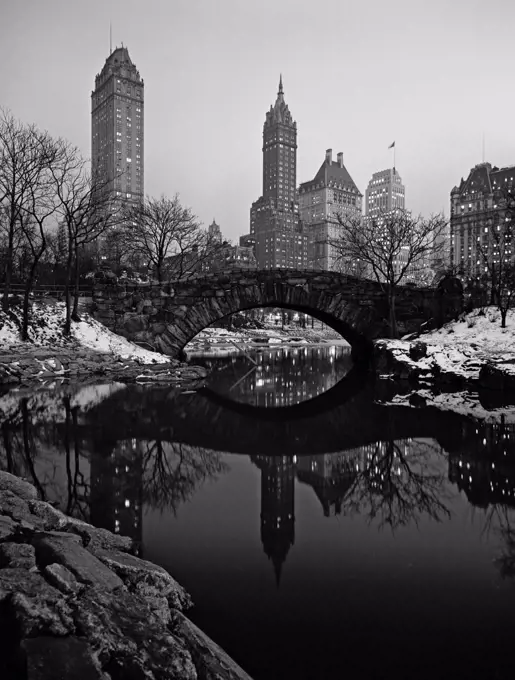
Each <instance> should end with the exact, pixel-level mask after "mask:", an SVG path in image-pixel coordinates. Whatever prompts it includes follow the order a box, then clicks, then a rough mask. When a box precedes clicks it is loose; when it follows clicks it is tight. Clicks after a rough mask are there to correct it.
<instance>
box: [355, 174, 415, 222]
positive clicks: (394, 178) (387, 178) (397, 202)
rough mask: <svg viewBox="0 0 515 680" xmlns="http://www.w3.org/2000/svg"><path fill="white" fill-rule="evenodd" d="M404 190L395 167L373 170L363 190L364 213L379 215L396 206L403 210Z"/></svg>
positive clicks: (371, 215) (372, 216)
mask: <svg viewBox="0 0 515 680" xmlns="http://www.w3.org/2000/svg"><path fill="white" fill-rule="evenodd" d="M405 198H406V192H405V188H404V184H403V183H402V180H401V176H400V175H399V173H398V172H397V170H396V169H395V168H389V169H388V170H381V172H374V174H373V175H372V179H371V180H370V182H369V183H368V187H367V190H366V192H365V214H366V216H367V217H370V218H377V217H380V216H381V215H382V214H384V213H388V212H391V211H392V210H395V209H396V208H401V209H402V210H404V206H405Z"/></svg>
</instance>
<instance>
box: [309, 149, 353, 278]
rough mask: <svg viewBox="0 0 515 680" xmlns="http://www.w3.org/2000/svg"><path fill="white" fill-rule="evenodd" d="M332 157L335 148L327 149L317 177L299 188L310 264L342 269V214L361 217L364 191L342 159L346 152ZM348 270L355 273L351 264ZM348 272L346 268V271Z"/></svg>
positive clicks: (314, 267) (311, 266) (315, 266)
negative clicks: (339, 250) (339, 247)
mask: <svg viewBox="0 0 515 680" xmlns="http://www.w3.org/2000/svg"><path fill="white" fill-rule="evenodd" d="M336 158H337V160H336V162H335V161H333V150H332V149H327V151H326V152H325V161H324V162H323V163H322V165H321V166H320V169H319V170H318V172H317V174H316V175H315V177H314V178H313V179H312V180H310V181H309V182H304V183H303V184H301V185H300V189H299V209H300V217H301V220H302V225H303V228H304V231H305V233H306V234H307V237H308V266H309V268H310V269H311V268H313V269H326V270H333V271H335V270H336V271H342V264H343V263H342V262H341V261H340V258H339V256H338V255H339V254H338V249H337V248H335V246H334V243H335V242H338V240H339V238H341V234H342V227H341V224H340V222H339V220H338V218H339V217H345V216H349V217H359V216H361V210H362V206H361V204H362V199H363V194H361V192H360V191H359V189H358V187H357V186H356V184H355V182H354V180H353V179H352V177H351V176H350V174H349V171H348V170H347V168H346V167H345V165H344V163H343V153H341V152H340V153H339V154H337V156H336ZM349 269H350V271H349V272H348V273H354V272H353V271H352V266H351V267H350V268H349ZM346 273H347V272H346Z"/></svg>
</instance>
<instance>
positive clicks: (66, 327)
mask: <svg viewBox="0 0 515 680" xmlns="http://www.w3.org/2000/svg"><path fill="white" fill-rule="evenodd" d="M72 261H73V250H72V243H71V239H69V240H68V257H67V258H66V280H65V283H64V302H65V305H66V319H65V322H64V334H65V335H70V333H71V328H72V314H71V298H70V282H71V277H72Z"/></svg>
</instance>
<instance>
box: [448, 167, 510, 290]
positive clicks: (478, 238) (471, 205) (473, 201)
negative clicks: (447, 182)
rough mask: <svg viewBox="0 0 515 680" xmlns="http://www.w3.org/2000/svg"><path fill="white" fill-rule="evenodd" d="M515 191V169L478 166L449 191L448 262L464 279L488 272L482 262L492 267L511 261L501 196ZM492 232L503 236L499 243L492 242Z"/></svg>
mask: <svg viewBox="0 0 515 680" xmlns="http://www.w3.org/2000/svg"><path fill="white" fill-rule="evenodd" d="M514 187H515V166H513V165H512V166H510V167H506V168H498V167H492V165H491V163H479V164H478V165H476V166H474V167H473V168H472V170H471V171H470V173H469V176H468V177H467V179H466V180H464V179H463V178H462V179H461V182H460V184H459V186H455V187H454V188H453V190H452V191H451V219H450V231H451V233H450V261H451V265H452V266H453V267H454V268H456V269H457V270H460V271H461V272H462V273H463V274H464V275H466V276H471V277H476V276H481V275H483V274H484V273H485V272H487V271H488V266H487V265H486V262H485V260H486V261H487V262H490V263H494V264H495V263H498V262H499V259H500V258H506V260H509V259H513V245H512V243H511V226H510V227H509V229H510V230H509V231H508V230H506V227H507V222H506V220H508V221H509V218H508V216H507V215H506V214H505V210H504V206H505V202H504V192H505V190H509V191H513V188H514ZM495 230H498V231H499V232H500V233H502V234H503V237H502V238H501V239H499V238H495ZM505 230H506V231H505ZM500 249H502V250H503V252H500Z"/></svg>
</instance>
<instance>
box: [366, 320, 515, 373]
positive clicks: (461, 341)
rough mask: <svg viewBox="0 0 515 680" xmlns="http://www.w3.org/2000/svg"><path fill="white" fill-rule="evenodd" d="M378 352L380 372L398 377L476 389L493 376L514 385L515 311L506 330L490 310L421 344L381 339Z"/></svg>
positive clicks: (449, 325) (448, 326) (449, 326)
mask: <svg viewBox="0 0 515 680" xmlns="http://www.w3.org/2000/svg"><path fill="white" fill-rule="evenodd" d="M375 349H376V365H377V368H378V370H379V372H380V373H382V374H390V375H393V376H394V377H402V378H410V379H412V380H416V381H418V382H434V381H438V380H439V381H443V382H457V383H459V382H461V383H462V384H475V383H477V382H478V381H479V382H481V380H483V379H486V376H487V374H488V373H491V374H492V375H495V376H497V377H499V376H505V377H506V378H507V379H508V382H509V378H510V377H511V378H513V379H515V310H510V312H509V313H508V316H507V319H506V328H501V321H500V313H499V311H498V310H497V309H496V308H494V307H488V308H486V309H485V310H477V309H476V310H474V311H472V312H470V313H469V314H464V315H462V317H460V320H458V321H451V322H449V323H447V324H445V326H443V327H442V328H439V329H438V330H434V331H430V332H429V333H424V334H421V335H420V336H419V337H418V338H416V339H410V340H408V339H403V340H378V341H377V342H376V343H375ZM487 369H488V370H487ZM507 384H508V383H507ZM514 385H515V380H514ZM485 386H489V385H485ZM492 386H493V385H492Z"/></svg>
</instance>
